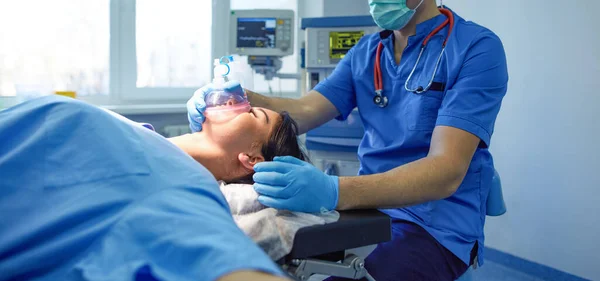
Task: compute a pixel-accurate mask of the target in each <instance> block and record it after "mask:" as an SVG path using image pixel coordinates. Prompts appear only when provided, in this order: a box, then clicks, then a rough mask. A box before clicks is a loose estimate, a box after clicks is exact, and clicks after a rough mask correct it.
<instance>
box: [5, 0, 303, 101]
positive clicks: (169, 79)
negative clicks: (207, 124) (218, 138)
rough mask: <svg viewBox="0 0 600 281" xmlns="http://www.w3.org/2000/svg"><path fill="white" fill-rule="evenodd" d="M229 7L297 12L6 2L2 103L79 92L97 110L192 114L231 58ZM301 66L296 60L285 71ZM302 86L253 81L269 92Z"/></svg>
mask: <svg viewBox="0 0 600 281" xmlns="http://www.w3.org/2000/svg"><path fill="white" fill-rule="evenodd" d="M9 2H10V3H9ZM230 5H233V8H234V9H249V8H251V9H257V8H271V9H292V10H294V11H296V10H297V0H271V1H254V2H252V1H246V0H231V2H230V1H223V0H170V1H165V0H137V1H136V0H86V1H81V0H53V1H47V0H19V1H16V0H15V1H10V0H0V42H2V43H0V102H2V104H5V105H6V104H11V103H13V102H14V101H15V100H16V99H14V98H12V99H10V98H6V97H14V96H15V95H17V96H26V95H27V94H29V93H36V94H37V95H39V93H40V92H43V93H50V92H52V91H56V90H74V91H76V92H77V95H78V97H82V99H84V100H87V101H90V102H93V103H96V104H111V105H127V104H148V103H161V104H165V103H172V104H182V105H184V104H185V100H187V99H189V97H190V96H191V95H192V94H193V92H194V91H195V90H196V89H197V88H198V87H200V86H203V85H205V84H206V83H208V82H210V80H211V78H212V60H213V59H214V58H219V57H221V56H224V55H229V49H228V45H229V42H227V41H228V39H227V36H223V34H227V33H228V32H229V17H228V15H229V12H230V7H231V6H230ZM32 7H35V8H34V9H33V8H32ZM23 15H27V16H26V17H24V16H23ZM296 17H297V15H296ZM296 34H297V32H296ZM295 41H296V42H297V39H296V40H295ZM298 65H299V64H298V55H297V51H296V52H295V54H294V55H293V56H289V57H286V58H284V59H283V66H282V69H281V70H280V72H281V73H298V68H299V67H298ZM298 84H299V83H298V81H297V80H287V79H285V80H281V81H279V79H277V78H275V79H274V80H273V81H271V83H267V82H266V81H265V80H264V77H262V75H258V74H255V75H254V86H255V87H254V89H255V90H256V91H259V92H262V93H267V94H268V93H269V88H270V87H269V86H271V87H272V89H273V92H275V93H279V92H284V93H297V88H298ZM7 101H9V102H7ZM10 101H13V102H10Z"/></svg>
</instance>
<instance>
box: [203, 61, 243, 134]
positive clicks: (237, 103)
mask: <svg viewBox="0 0 600 281" xmlns="http://www.w3.org/2000/svg"><path fill="white" fill-rule="evenodd" d="M229 59H230V58H227V57H225V59H224V58H221V59H220V60H215V69H214V77H215V78H214V80H213V85H214V87H215V88H214V89H213V90H212V91H211V92H210V93H207V94H206V96H205V98H204V102H205V103H206V111H205V113H204V114H205V116H206V118H208V119H210V121H211V122H227V121H229V120H231V119H233V118H235V117H236V116H238V115H240V114H242V113H246V112H249V111H250V109H251V106H250V102H248V97H247V95H246V93H245V91H244V89H243V88H242V87H241V85H240V84H239V82H238V81H233V80H229V79H228V77H227V76H228V74H229V73H230V67H229V65H228V63H229V62H230V60H229Z"/></svg>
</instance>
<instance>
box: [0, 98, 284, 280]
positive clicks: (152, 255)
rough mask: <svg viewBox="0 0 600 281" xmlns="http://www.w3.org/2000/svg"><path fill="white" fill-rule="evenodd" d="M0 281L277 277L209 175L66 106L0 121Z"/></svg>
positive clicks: (171, 150) (173, 151)
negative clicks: (254, 273)
mask: <svg viewBox="0 0 600 281" xmlns="http://www.w3.org/2000/svg"><path fill="white" fill-rule="evenodd" d="M0 140H1V141H0V215H1V216H2V219H1V220H0V272H2V274H1V276H0V280H7V279H36V278H39V279H40V280H135V279H136V276H138V278H140V277H141V276H153V277H154V278H156V279H158V280H195V281H196V280H214V279H215V278H217V277H219V276H221V275H223V274H224V273H228V272H232V271H235V270H239V269H256V270H261V271H267V272H272V273H277V274H279V273H280V271H279V269H278V267H277V266H276V265H275V264H274V263H273V262H272V261H271V260H270V259H269V258H268V257H267V256H266V255H265V254H264V252H262V251H261V250H260V249H259V248H258V246H256V245H255V244H254V243H253V242H252V241H251V240H250V239H249V238H248V237H247V236H245V235H244V233H243V232H241V230H239V228H237V226H236V225H235V223H234V221H233V219H232V217H231V215H230V212H229V208H228V205H227V202H226V201H225V199H224V197H223V195H222V194H221V193H220V191H219V187H218V185H217V182H216V181H215V179H214V178H213V176H212V175H211V174H210V173H209V171H208V170H206V169H205V168H204V167H203V166H201V165H200V164H199V163H197V162H196V161H194V160H193V159H192V158H191V157H189V156H188V155H187V154H185V153H184V152H183V151H181V150H180V149H179V148H177V147H176V146H174V145H172V144H171V143H170V142H169V141H168V140H166V139H164V138H163V137H162V136H160V135H159V134H157V133H155V132H153V131H152V130H149V129H147V128H145V127H143V126H141V125H138V124H136V123H134V122H129V121H127V120H120V119H119V118H115V117H114V116H112V115H111V114H109V113H108V112H106V111H104V110H102V109H99V108H96V107H93V106H91V105H88V104H85V103H83V102H80V101H76V100H73V99H69V98H63V97H57V96H51V97H45V98H40V99H36V100H32V101H29V102H26V103H23V104H20V105H18V106H15V107H13V108H10V109H7V110H4V111H2V112H0Z"/></svg>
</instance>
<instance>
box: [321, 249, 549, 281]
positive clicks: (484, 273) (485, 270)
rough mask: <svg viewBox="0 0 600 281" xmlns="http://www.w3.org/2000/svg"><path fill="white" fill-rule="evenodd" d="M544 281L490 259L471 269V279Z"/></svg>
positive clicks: (362, 253)
mask: <svg viewBox="0 0 600 281" xmlns="http://www.w3.org/2000/svg"><path fill="white" fill-rule="evenodd" d="M373 248H374V247H373ZM373 248H370V247H365V248H359V249H354V250H350V252H353V253H355V254H357V255H359V256H361V257H365V256H366V255H367V254H368V253H370V251H371V250H372V249H373ZM324 278H326V277H325V276H320V275H314V276H312V277H311V278H310V279H309V281H321V280H323V279H324ZM482 280H485V281H546V280H544V279H541V278H538V277H535V276H532V275H528V274H526V273H523V272H521V271H518V270H515V269H512V268H509V267H506V266H504V265H502V264H499V263H495V262H493V261H490V260H486V262H485V264H484V265H483V266H482V267H480V268H478V269H476V270H475V271H473V278H472V280H471V281H482Z"/></svg>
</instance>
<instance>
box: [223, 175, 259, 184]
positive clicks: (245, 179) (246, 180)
mask: <svg viewBox="0 0 600 281" xmlns="http://www.w3.org/2000/svg"><path fill="white" fill-rule="evenodd" d="M253 175H254V173H247V174H241V175H238V176H231V177H227V179H221V180H222V181H224V182H225V183H227V184H231V183H239V184H253V183H254V180H253V179H252V176H253Z"/></svg>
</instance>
